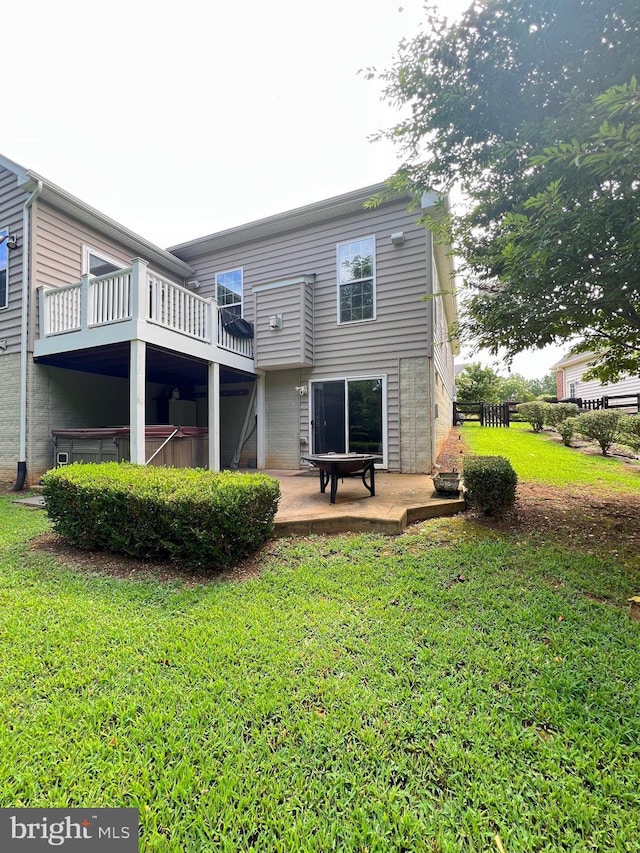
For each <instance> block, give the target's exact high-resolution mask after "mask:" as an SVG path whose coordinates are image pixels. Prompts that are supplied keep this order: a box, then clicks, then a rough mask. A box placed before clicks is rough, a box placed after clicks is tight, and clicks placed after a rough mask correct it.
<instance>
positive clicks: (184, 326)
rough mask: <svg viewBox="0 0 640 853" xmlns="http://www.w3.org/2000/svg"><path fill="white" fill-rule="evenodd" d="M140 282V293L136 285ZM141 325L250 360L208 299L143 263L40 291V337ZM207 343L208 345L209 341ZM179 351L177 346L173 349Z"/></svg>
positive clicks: (248, 344) (249, 344)
mask: <svg viewBox="0 0 640 853" xmlns="http://www.w3.org/2000/svg"><path fill="white" fill-rule="evenodd" d="M141 282H142V285H143V286H142V288H141V287H140V283H141ZM129 320H143V321H144V322H147V323H152V324H154V325H157V326H162V327H163V328H165V329H168V330H169V331H171V332H175V333H178V334H181V335H186V336H187V337H189V338H192V339H194V340H196V341H200V342H202V343H204V344H212V345H214V346H218V347H220V348H221V349H224V350H227V351H229V352H231V353H235V354H237V355H241V356H245V357H247V358H253V341H252V340H251V339H248V340H247V339H242V338H236V337H234V336H233V335H231V334H229V333H228V332H227V331H226V330H225V328H224V326H223V323H222V319H221V315H220V311H219V310H218V306H217V303H216V302H215V300H213V299H204V298H203V297H202V296H198V294H196V293H193V292H192V291H190V290H187V289H186V288H185V287H182V286H181V285H179V284H175V283H174V282H172V281H169V280H168V279H165V278H162V277H160V276H158V275H156V274H155V273H152V272H149V271H148V270H147V265H146V263H145V262H144V261H140V260H135V261H134V262H133V264H132V266H130V267H127V268H126V269H121V270H117V271H116V272H114V273H109V274H107V275H103V276H99V277H97V278H92V277H91V276H88V275H84V276H82V280H81V281H79V282H77V283H75V284H67V285H65V286H63V287H41V288H40V337H41V338H42V337H46V338H49V337H52V336H55V335H63V334H68V333H70V332H83V331H87V332H88V333H90V332H91V330H92V329H96V328H101V327H104V326H108V325H110V324H113V323H122V322H125V321H129ZM212 338H213V339H212ZM175 348H176V350H179V348H180V347H179V345H176V347H175Z"/></svg>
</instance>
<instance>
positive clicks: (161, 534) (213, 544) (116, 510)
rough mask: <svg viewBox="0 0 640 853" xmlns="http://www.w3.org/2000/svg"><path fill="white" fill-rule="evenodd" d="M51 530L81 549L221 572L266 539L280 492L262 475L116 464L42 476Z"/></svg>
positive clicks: (60, 470)
mask: <svg viewBox="0 0 640 853" xmlns="http://www.w3.org/2000/svg"><path fill="white" fill-rule="evenodd" d="M42 482H43V494H44V497H45V499H46V503H47V511H48V513H49V517H50V518H51V520H52V522H53V526H54V529H55V530H56V532H57V533H60V534H61V535H62V536H64V537H65V538H66V539H68V541H69V542H70V543H71V544H73V545H75V546H77V547H79V548H84V549H95V548H98V549H103V550H107V551H113V552H115V553H121V554H128V555H130V556H134V557H142V558H151V559H169V560H173V561H180V562H182V563H184V564H186V565H189V566H205V567H208V568H214V569H215V568H220V567H222V566H226V565H231V564H233V563H236V562H238V561H239V560H241V559H243V558H244V557H246V556H247V555H248V554H249V553H251V552H252V551H254V550H256V549H257V548H259V547H260V546H261V545H262V544H263V543H264V542H265V541H266V540H267V539H268V538H269V537H270V536H271V534H272V532H273V519H274V516H275V513H276V509H277V506H278V499H279V496H280V485H279V483H278V481H277V480H274V479H273V478H272V477H268V476H267V475H265V474H257V473H256V474H242V473H238V472H231V471H224V472H219V473H215V472H212V471H203V470H198V469H186V468H180V469H177V468H156V467H143V466H139V465H131V464H128V463H125V464H117V463H114V462H110V463H104V464H100V465H69V466H67V467H64V468H58V469H56V470H55V471H49V472H48V473H47V474H45V476H44V478H43V481H42Z"/></svg>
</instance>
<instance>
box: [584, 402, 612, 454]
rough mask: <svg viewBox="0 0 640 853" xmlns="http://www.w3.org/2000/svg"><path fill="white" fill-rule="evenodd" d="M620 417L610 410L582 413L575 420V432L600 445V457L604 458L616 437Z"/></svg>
mask: <svg viewBox="0 0 640 853" xmlns="http://www.w3.org/2000/svg"><path fill="white" fill-rule="evenodd" d="M622 417H623V415H621V414H620V413H619V412H614V411H612V410H611V409H600V410H599V411H595V412H582V414H581V415H578V417H577V418H576V432H579V433H580V435H583V436H584V437H585V438H590V439H592V440H593V441H595V442H597V443H598V444H599V445H600V450H601V451H602V455H603V456H606V455H607V452H608V450H609V448H610V447H611V445H612V444H614V443H615V440H616V438H617V436H618V431H619V429H620V419H621V418H622Z"/></svg>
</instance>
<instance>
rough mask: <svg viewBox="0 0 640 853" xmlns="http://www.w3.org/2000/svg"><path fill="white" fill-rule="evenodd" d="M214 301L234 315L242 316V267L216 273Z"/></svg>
mask: <svg viewBox="0 0 640 853" xmlns="http://www.w3.org/2000/svg"><path fill="white" fill-rule="evenodd" d="M216 301H217V303H218V305H219V306H220V308H225V309H226V310H227V311H229V312H230V313H231V314H234V315H235V316H236V317H242V267H239V268H238V269H235V270H225V271H224V272H217V273H216Z"/></svg>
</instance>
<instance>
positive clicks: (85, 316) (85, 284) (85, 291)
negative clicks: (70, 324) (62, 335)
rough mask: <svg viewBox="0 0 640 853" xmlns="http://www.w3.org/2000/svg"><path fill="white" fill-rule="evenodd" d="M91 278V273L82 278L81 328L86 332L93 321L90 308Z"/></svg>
mask: <svg viewBox="0 0 640 853" xmlns="http://www.w3.org/2000/svg"><path fill="white" fill-rule="evenodd" d="M90 278H91V276H90V275H89V273H85V274H84V275H82V276H80V328H81V329H82V330H83V331H84V330H86V329H88V328H89V323H90V322H92V321H93V317H92V314H93V311H92V310H90V308H89V301H90V298H91V297H90V295H89V292H90V287H89V279H90Z"/></svg>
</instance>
